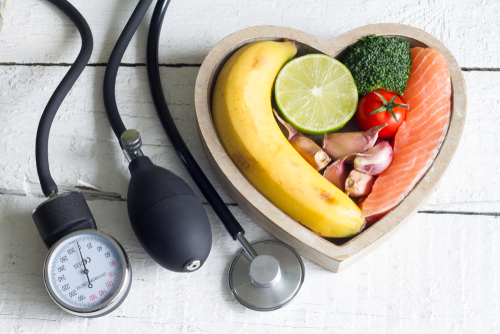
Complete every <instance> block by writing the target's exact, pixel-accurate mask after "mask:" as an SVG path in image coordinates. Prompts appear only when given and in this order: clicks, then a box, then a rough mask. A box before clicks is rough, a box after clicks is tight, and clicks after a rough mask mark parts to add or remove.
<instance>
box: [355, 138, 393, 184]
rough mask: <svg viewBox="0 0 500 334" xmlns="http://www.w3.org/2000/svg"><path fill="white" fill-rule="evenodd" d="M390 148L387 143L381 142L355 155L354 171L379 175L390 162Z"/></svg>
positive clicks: (391, 153) (391, 154)
mask: <svg viewBox="0 0 500 334" xmlns="http://www.w3.org/2000/svg"><path fill="white" fill-rule="evenodd" d="M392 157H393V152H392V147H391V145H390V144H389V142H387V141H385V140H384V141H381V142H380V143H378V144H377V145H375V146H373V147H372V148H371V149H369V150H368V151H366V152H365V153H360V154H357V155H356V159H354V169H355V170H357V171H358V172H361V173H366V174H370V175H379V174H380V173H382V172H383V171H384V170H386V169H387V167H389V165H390V164H391V162H392Z"/></svg>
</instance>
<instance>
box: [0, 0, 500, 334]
mask: <svg viewBox="0 0 500 334" xmlns="http://www.w3.org/2000/svg"><path fill="white" fill-rule="evenodd" d="M71 2H72V3H73V4H74V5H75V6H76V7H77V8H78V9H79V10H80V11H81V12H82V14H83V15H84V16H85V17H86V19H87V20H88V22H89V24H90V27H91V28H92V31H93V34H94V45H95V46H94V53H93V55H92V58H91V61H90V64H89V66H88V67H87V68H86V69H85V71H84V72H83V74H82V76H81V78H80V79H79V80H78V82H77V83H76V85H75V87H74V88H73V90H72V91H71V92H70V94H69V95H68V97H67V98H66V100H65V102H64V103H63V105H62V107H61V108H60V110H59V113H58V115H57V116H56V119H55V122H54V124H53V126H52V130H51V137H50V138H51V139H50V147H49V154H50V159H49V160H50V166H51V170H52V173H53V176H54V179H55V181H56V182H57V183H58V185H59V186H60V188H63V189H75V187H77V186H87V187H91V188H95V189H97V190H99V191H93V192H90V193H92V194H91V195H92V200H91V201H90V202H89V205H90V208H91V210H92V212H93V214H94V216H95V218H96V221H97V223H98V226H99V227H100V229H102V230H104V231H105V232H108V233H110V234H112V235H113V236H115V237H116V238H117V239H118V240H119V241H120V242H121V243H122V244H123V246H124V247H125V249H126V250H127V252H128V254H129V256H130V258H131V262H132V266H133V274H134V277H133V283H132V290H131V292H130V294H129V296H128V298H127V300H126V301H125V303H124V304H123V305H122V306H121V307H120V308H119V309H118V310H116V311H115V312H114V313H112V314H110V315H108V316H106V317H103V318H98V319H91V320H89V319H81V318H76V317H74V316H71V315H68V314H66V313H64V312H63V311H61V310H60V309H59V308H58V307H57V306H56V305H55V304H54V303H53V302H52V300H51V299H50V297H49V296H48V294H47V293H46V291H45V288H44V285H43V281H42V264H43V260H44V258H45V255H46V253H47V249H46V248H45V246H44V245H43V243H42V240H41V238H40V237H39V235H38V232H37V230H36V228H35V225H34V223H33V221H32V219H31V212H32V211H33V209H34V208H35V207H36V206H37V205H38V204H40V203H41V202H42V201H43V198H42V196H41V191H40V189H39V180H38V176H37V173H36V167H35V148H34V146H35V133H36V128H37V124H38V120H39V117H40V115H41V113H42V110H43V108H44V106H45V104H46V103H47V101H48V99H49V97H50V95H51V94H52V92H53V91H54V89H55V87H56V86H57V84H58V83H59V81H60V79H61V78H62V77H63V75H64V74H65V73H66V71H67V70H68V68H69V65H70V64H71V63H72V62H73V61H74V59H75V58H76V55H77V53H78V51H79V48H80V37H79V35H78V32H77V31H76V28H74V26H73V25H72V24H71V22H70V21H69V20H68V19H67V18H66V17H64V15H63V14H62V13H60V12H58V11H57V10H55V8H54V7H53V6H52V5H51V4H50V3H48V2H47V1H45V0H16V1H15V2H13V3H12V4H11V7H10V8H7V13H6V14H7V15H6V20H5V22H4V27H3V30H2V31H1V32H0V147H1V148H2V150H1V153H0V332H1V333H80V332H81V333H139V332H145V333H178V332H181V333H266V332H267V333H430V332H433V333H498V327H499V325H500V273H499V268H500V244H499V240H500V223H499V220H498V219H497V217H498V215H500V163H499V162H500V158H499V156H498V155H499V152H500V136H499V135H498V133H499V132H500V28H499V27H500V25H499V23H500V19H499V16H498V13H499V12H500V2H498V1H497V0H483V1H477V0H448V1H439V0H429V1H418V2H417V1H413V0H390V1H368V0H350V1H348V0H345V1H332V0H318V1H314V2H313V1H307V0H298V1H283V0H267V1H266V0H256V1H243V0H232V1H228V0H213V1H201V0H198V1H195V0H190V1H180V0H172V3H171V5H170V9H169V12H168V13H167V16H166V19H165V24H164V27H163V34H162V39H161V52H160V62H161V64H162V67H161V75H162V79H163V84H164V90H165V94H166V97H167V100H168V101H169V107H170V108H171V111H172V112H173V114H174V118H175V121H176V123H177V125H178V126H179V128H180V131H181V134H182V136H183V137H184V139H185V141H186V142H187V145H188V146H189V148H190V149H191V150H192V152H193V154H194V156H195V158H196V159H197V160H198V162H199V163H200V165H201V167H202V168H203V170H204V171H205V172H206V174H207V175H208V177H209V179H210V180H211V181H212V182H213V183H214V184H215V186H216V188H217V190H218V191H219V192H220V193H221V195H222V197H223V198H224V200H225V201H226V203H227V205H228V206H229V207H230V209H231V210H232V211H233V212H234V214H235V215H236V217H237V218H238V219H239V220H240V221H241V223H242V225H243V227H244V228H245V229H246V231H247V236H248V239H249V240H251V241H260V240H265V239H269V238H271V236H270V235H269V234H268V233H267V232H265V231H264V230H263V229H262V228H261V227H259V226H258V225H257V224H256V223H254V222H253V221H252V220H251V219H249V218H248V216H247V215H246V214H245V213H244V212H243V211H242V210H241V209H240V208H239V207H238V206H237V205H236V204H235V203H234V201H233V200H232V199H231V198H230V196H229V195H228V194H227V193H226V192H225V191H224V189H223V188H222V187H221V185H220V183H219V182H218V181H217V179H216V178H215V176H214V174H213V172H212V171H211V169H210V167H209V166H208V163H207V160H206V158H205V156H204V154H203V152H202V149H201V145H200V142H199V138H198V136H197V133H196V126H195V119H194V102H193V92H194V82H195V79H196V74H197V72H198V69H199V66H200V63H201V62H202V61H203V58H204V57H205V55H206V54H207V52H208V51H209V50H210V49H211V48H212V47H213V46H214V45H215V44H216V43H217V42H218V41H219V40H221V39H222V38H224V37H225V36H226V35H228V34H230V33H232V32H235V31H237V30H240V29H243V28H246V27H250V26H254V25H263V24H273V25H283V26H289V27H293V28H297V29H302V30H304V31H307V32H309V33H313V34H316V35H317V36H319V37H321V38H324V39H331V38H333V37H335V36H336V35H338V34H340V33H342V32H345V31H347V30H350V29H352V28H356V27H359V26H362V25H366V24H372V23H380V22H396V23H404V24H409V25H412V26H415V27H418V28H421V29H424V30H426V31H427V32H429V33H431V34H433V35H434V36H436V37H437V38H439V39H440V40H441V41H443V42H444V44H445V45H446V46H447V47H448V48H449V49H450V50H451V51H452V52H453V54H454V55H455V57H456V58H457V60H458V62H459V64H460V65H461V66H462V68H463V74H464V77H465V80H466V84H467V90H468V106H469V107H468V115H467V123H466V126H465V131H464V134H463V137H462V140H461V143H460V146H459V148H458V151H457V153H456V155H455V157H454V159H453V162H452V164H451V165H450V167H449V169H448V171H447V172H446V174H445V176H444V178H443V179H442V181H441V183H440V185H439V186H438V188H437V190H436V191H435V193H434V194H433V195H432V197H431V198H430V199H429V201H428V202H427V203H426V205H425V207H424V208H423V211H421V213H419V214H418V215H417V216H416V217H415V218H414V219H413V220H412V221H411V222H410V223H409V224H408V225H406V226H405V227H404V228H403V229H402V230H401V231H400V232H398V233H397V234H396V235H395V236H394V237H393V238H391V239H390V240H389V241H388V242H386V243H385V244H383V246H381V247H379V248H378V249H377V250H375V251H374V252H372V253H371V254H370V255H368V256H367V257H365V258H364V259H362V260H361V261H359V262H358V263H357V264H355V265H353V266H352V267H350V268H349V269H347V270H346V271H344V272H342V273H340V274H332V273H330V272H328V271H326V270H324V269H322V268H321V267H318V266H317V265H315V264H313V263H311V262H309V261H307V260H305V266H306V279H305V282H304V285H303V288H302V290H301V292H300V294H299V295H298V296H297V298H296V299H295V300H294V301H293V302H292V303H291V304H290V305H288V306H287V307H285V308H283V309H281V310H278V311H275V312H271V313H259V312H254V311H251V310H248V309H246V308H244V307H243V306H241V305H239V304H238V303H237V302H236V301H235V299H234V298H233V297H232V296H231V294H230V292H229V290H228V288H227V270H228V268H229V264H230V261H231V260H232V258H233V256H234V255H235V254H236V252H237V251H238V250H239V246H238V244H236V243H235V242H232V241H231V240H230V238H229V237H228V235H227V234H226V232H225V230H224V229H223V227H222V225H221V224H220V222H219V221H218V218H217V217H216V216H215V215H214V213H213V211H212V209H211V208H210V206H209V205H208V204H205V208H206V210H207V212H208V214H209V216H210V220H211V223H212V231H213V246H212V252H211V254H210V257H209V259H208V261H207V263H206V264H205V265H204V267H203V268H202V269H201V270H199V271H197V272H195V273H192V274H177V273H171V272H168V271H167V270H165V269H163V268H161V267H159V266H158V265H157V264H156V263H155V262H153V261H152V260H151V259H150V258H149V256H148V255H147V254H146V253H145V252H144V250H143V249H142V248H141V246H140V244H139V242H138V241H137V239H136V237H135V235H134V233H133V231H132V229H131V227H130V224H129V221H128V216H127V212H126V202H125V201H126V190H127V185H128V180H129V173H128V170H127V164H126V162H125V159H124V157H123V155H122V153H121V151H120V149H119V147H118V145H117V143H116V141H115V138H114V136H113V134H112V131H111V128H110V127H109V124H108V122H107V119H106V115H105V111H104V105H103V99H102V81H103V76H104V71H105V65H106V62H107V60H108V58H109V55H110V52H111V50H112V48H113V45H114V43H115V41H116V39H117V38H118V35H119V33H120V32H121V30H122V28H123V27H124V25H125V22H126V21H127V19H128V17H129V15H130V14H131V12H132V10H133V8H134V7H135V4H136V2H137V1H135V0H121V1H117V0H114V1H111V0H106V1H103V0H73V1H71ZM151 12H152V8H151V9H150V12H149V13H148V15H147V18H146V19H145V20H144V22H143V23H142V25H141V26H140V28H139V31H138V33H137V35H136V36H135V37H134V39H133V40H132V43H131V45H130V47H129V48H128V50H127V52H126V54H125V57H124V59H123V66H122V67H121V68H120V70H119V73H118V80H117V82H118V84H117V99H118V107H119V109H120V111H121V114H122V116H123V119H124V122H125V125H126V126H127V127H129V128H135V129H138V130H139V131H140V132H141V134H142V135H143V141H144V147H143V150H144V152H145V154H147V155H148V156H150V157H151V158H152V160H153V161H154V162H155V163H157V164H159V165H161V166H163V167H166V168H168V169H170V170H172V171H174V172H175V173H177V174H178V175H180V176H181V177H183V178H184V179H185V180H187V182H188V183H189V184H191V185H192V186H193V187H194V188H195V189H196V191H198V190H197V188H196V186H195V185H194V182H193V181H192V180H191V178H190V177H189V176H188V174H187V172H186V171H185V169H184V167H183V166H182V165H181V162H180V161H179V160H178V158H177V156H176V154H175V153H174V150H173V148H172V147H171V145H170V143H169V141H168V140H167V138H166V136H165V134H164V133H163V130H162V128H161V126H160V123H159V121H158V119H157V117H156V113H155V110H154V107H153V104H152V101H151V97H150V93H149V88H148V83H147V76H146V67H145V57H146V49H145V46H146V36H147V29H148V24H149V20H150V15H151ZM198 193H199V191H198ZM200 196H201V195H200ZM203 202H204V203H206V200H204V199H203Z"/></svg>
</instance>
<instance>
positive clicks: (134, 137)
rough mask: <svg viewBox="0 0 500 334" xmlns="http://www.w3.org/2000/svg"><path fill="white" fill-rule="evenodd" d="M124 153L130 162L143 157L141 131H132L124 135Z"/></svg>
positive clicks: (122, 138)
mask: <svg viewBox="0 0 500 334" xmlns="http://www.w3.org/2000/svg"><path fill="white" fill-rule="evenodd" d="M120 140H121V142H122V147H123V153H124V154H125V158H127V160H128V162H131V161H132V160H134V159H136V158H138V157H142V156H143V154H142V151H141V146H142V139H141V134H140V133H139V131H137V130H134V129H130V130H127V131H125V132H124V133H122V135H121V138H120Z"/></svg>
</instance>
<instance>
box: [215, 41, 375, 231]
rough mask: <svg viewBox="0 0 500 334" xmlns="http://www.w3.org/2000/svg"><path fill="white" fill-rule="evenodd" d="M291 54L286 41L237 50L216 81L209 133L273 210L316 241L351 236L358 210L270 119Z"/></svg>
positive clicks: (359, 221) (356, 228) (291, 46)
mask: <svg viewBox="0 0 500 334" xmlns="http://www.w3.org/2000/svg"><path fill="white" fill-rule="evenodd" d="M296 52H297V48H296V45H295V44H294V43H293V42H289V41H286V42H274V41H262V42H253V43H250V44H248V45H246V46H244V47H242V48H241V49H239V50H238V51H237V52H236V53H235V54H234V55H233V56H232V57H231V58H230V59H229V60H228V61H227V63H226V64H225V65H224V67H223V68H222V71H221V72H220V74H219V77H218V78H217V83H216V85H215V90H214V94H213V103H212V112H213V118H214V123H215V127H216V129H217V132H218V134H219V137H220V139H221V141H222V144H223V145H224V147H225V149H226V151H227V152H228V154H229V156H230V157H231V158H232V160H233V161H234V163H235V164H236V165H237V166H238V168H239V169H240V171H241V172H242V173H243V174H244V175H245V177H246V178H247V179H248V180H249V181H250V183H252V184H253V186H254V187H255V188H257V189H258V190H259V191H260V192H261V193H262V194H263V195H264V196H265V197H267V198H268V199H269V200H270V201H271V202H272V203H273V204H274V205H276V206H277V207H278V208H279V209H281V210H282V211H283V212H285V213H286V214H288V215H289V216H290V217H292V218H293V219H295V220H296V221H298V222H299V223H301V224H303V225H305V226H306V227H308V228H310V229H311V230H313V231H314V232H315V233H317V234H318V235H320V236H322V237H327V238H341V237H349V236H353V235H355V234H357V233H358V232H359V231H360V229H361V228H362V227H363V226H364V224H365V219H364V218H363V216H362V215H361V211H360V209H359V208H358V207H357V206H356V204H355V203H354V202H353V201H352V200H351V199H350V198H349V197H348V196H347V195H345V194H344V193H343V192H342V191H340V190H339V189H338V188H337V187H335V186H334V185H333V184H331V183H330V182H329V181H328V180H326V179H325V178H323V176H322V175H321V174H319V173H318V172H317V171H316V170H315V169H314V168H313V167H311V165H309V163H307V161H306V160H304V158H302V157H301V156H300V154H299V153H298V152H297V151H296V150H295V149H294V148H293V147H292V145H290V143H289V142H288V140H287V139H286V137H285V136H284V135H283V133H282V132H281V130H280V128H279V126H278V124H277V122H276V121H275V119H274V116H273V110H272V106H271V94H272V89H273V85H274V81H275V79H276V76H277V75H278V72H279V70H280V69H281V68H282V67H283V65H284V64H285V63H286V62H288V61H289V60H290V59H291V58H292V57H293V56H294V55H295V54H296Z"/></svg>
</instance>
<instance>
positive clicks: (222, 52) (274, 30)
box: [195, 23, 467, 263]
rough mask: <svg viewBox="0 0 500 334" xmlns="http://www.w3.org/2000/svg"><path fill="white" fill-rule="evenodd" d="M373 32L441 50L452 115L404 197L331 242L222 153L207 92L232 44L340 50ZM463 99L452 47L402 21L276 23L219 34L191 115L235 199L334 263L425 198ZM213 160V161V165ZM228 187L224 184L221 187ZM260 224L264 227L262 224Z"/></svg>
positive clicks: (383, 235)
mask: <svg viewBox="0 0 500 334" xmlns="http://www.w3.org/2000/svg"><path fill="white" fill-rule="evenodd" d="M372 34H375V35H379V36H398V37H404V38H410V39H413V40H415V41H417V42H420V43H422V44H424V45H426V46H428V47H431V48H433V49H436V50H438V51H440V52H441V53H442V54H443V55H444V56H445V58H446V61H447V62H448V66H449V69H450V74H451V81H452V92H453V93H452V116H451V120H450V125H449V128H448V132H447V134H446V137H445V139H444V141H443V144H442V146H441V148H440V151H439V153H438V155H437V156H436V159H435V160H434V162H433V164H432V166H431V167H430V168H429V170H428V171H427V173H426V175H425V176H424V177H423V178H422V179H421V180H420V181H419V183H418V184H417V185H416V186H415V187H414V189H413V190H412V191H411V192H410V193H409V194H408V195H407V196H406V198H405V199H404V200H403V201H402V202H401V203H400V204H399V205H398V206H396V207H395V208H394V209H393V210H392V211H390V212H389V213H388V214H387V215H386V216H385V217H384V218H382V219H381V220H380V221H379V222H377V223H376V224H375V225H373V226H372V227H370V228H369V229H367V230H365V231H363V232H362V233H360V234H359V235H358V236H356V237H354V238H353V239H351V240H349V241H348V242H346V243H344V244H342V245H335V244H333V243H332V242H330V241H328V240H326V239H324V238H322V237H320V236H318V235H316V234H315V233H313V232H312V231H310V230H309V229H307V228H306V227H304V226H303V225H301V224H300V223H298V222H296V221H295V220H293V219H292V218H290V217H289V216H288V215H286V214H285V213H284V212H283V211H281V210H280V209H279V208H277V207H276V206H275V205H274V204H273V203H271V202H270V201H269V200H268V199H267V198H266V197H264V195H262V194H261V193H260V192H259V191H258V190H257V189H255V188H254V187H253V185H252V184H251V183H250V182H249V181H248V180H247V179H246V178H245V176H244V175H243V174H242V173H241V172H240V171H239V169H238V167H237V166H236V165H235V164H234V163H233V161H232V160H231V158H230V157H229V156H228V155H227V153H226V151H225V149H224V147H223V146H222V144H221V142H220V140H219V137H218V135H217V132H216V130H215V126H214V124H213V120H212V112H211V106H210V102H209V101H210V98H211V96H210V94H211V89H212V87H213V85H214V84H215V80H216V77H215V75H216V74H218V73H216V70H217V68H219V70H220V67H222V65H223V64H222V61H224V60H225V59H226V58H227V57H228V55H229V54H232V53H233V52H234V51H235V50H237V49H238V48H240V47H242V46H243V45H245V44H247V43H250V42H253V41H257V40H279V39H289V40H293V41H296V42H299V43H302V44H305V45H309V46H311V47H313V48H315V49H317V50H319V51H321V52H323V53H325V54H328V55H335V54H338V53H339V52H341V51H342V50H343V49H344V48H345V47H347V46H349V45H351V44H353V43H355V42H356V41H358V40H359V39H360V38H362V37H364V36H367V35H372ZM466 102H467V101H466V87H465V82H464V78H463V76H462V71H461V68H460V66H459V65H458V63H457V61H456V60H455V58H454V57H453V55H452V54H451V52H450V51H449V50H448V49H447V48H446V47H445V46H444V45H443V44H442V43H441V42H440V41H439V40H437V39H436V38H435V37H433V36H432V35H430V34H428V33H426V32H425V31H423V30H420V29H418V28H414V27H411V26H407V25H403V24H393V23H388V24H374V25H367V26H363V27H360V28H357V29H354V30H351V31H348V32H346V33H344V34H341V35H339V36H337V37H335V38H334V39H332V40H330V41H326V40H323V39H320V38H318V37H316V36H314V35H311V34H308V33H306V32H303V31H300V30H296V29H292V28H286V27H278V26H257V27H252V28H247V29H244V30H240V31H238V32H235V33H233V34H232V35H229V36H228V37H226V38H224V39H223V40H222V41H221V42H219V43H218V44H217V45H216V46H215V47H214V48H213V49H212V50H211V51H210V52H209V54H208V55H207V57H206V58H205V60H204V61H203V64H202V65H201V68H200V70H199V73H198V77H197V79H196V87H195V108H196V120H197V125H198V131H199V134H200V140H201V141H202V144H203V145H204V149H205V153H206V154H207V156H208V155H209V154H210V156H211V157H212V158H213V159H214V161H213V162H212V161H210V160H211V159H209V161H210V163H211V165H212V167H213V168H214V169H217V168H219V169H220V171H221V172H222V173H223V175H224V176H225V177H226V178H227V179H228V180H229V181H230V182H231V183H232V185H233V186H234V188H235V189H236V191H238V192H239V194H240V195H241V196H242V198H244V200H246V201H248V203H242V202H241V199H240V201H238V199H236V201H237V202H238V204H240V205H241V206H243V207H245V206H246V205H247V204H249V205H251V206H253V208H254V209H255V210H257V211H259V212H260V213H261V214H262V215H264V216H266V217H267V218H268V219H269V220H271V221H272V222H273V223H274V224H276V225H277V227H278V228H279V229H278V231H280V233H276V230H275V229H273V231H271V233H272V234H274V235H275V237H277V238H278V239H281V240H284V241H285V240H286V241H289V242H290V240H294V241H299V242H302V243H304V244H305V245H306V246H308V247H310V248H312V249H314V250H316V251H317V252H320V253H321V254H323V255H325V256H326V257H328V258H330V259H332V260H335V261H337V262H339V263H340V262H342V261H345V260H347V259H352V258H354V257H358V256H359V255H360V253H366V252H361V251H362V250H365V249H368V248H370V249H372V248H374V247H375V245H376V244H377V245H378V244H380V243H381V242H382V241H384V240H386V239H387V238H388V237H389V235H392V233H390V234H389V232H395V231H396V230H399V228H401V227H402V226H403V223H404V222H407V221H408V220H409V218H411V216H413V215H414V214H415V213H416V212H417V211H418V209H419V208H420V206H422V205H423V204H424V203H425V200H426V199H427V198H428V197H429V196H430V194H432V190H433V189H434V188H435V186H436V185H437V183H438V181H439V179H440V178H441V177H442V175H443V173H444V171H445V170H446V168H447V167H448V165H449V163H450V161H451V159H452V157H453V154H454V152H455V150H456V148H457V146H458V143H459V141H460V137H461V134H462V131H463V127H464V124H465V116H466ZM214 163H215V164H216V165H214ZM221 182H222V183H223V184H224V182H223V180H221ZM227 188H228V187H227V186H226V189H227ZM228 191H229V192H230V193H231V191H230V189H228ZM241 196H233V197H241ZM253 218H254V217H253ZM254 219H255V218H254ZM255 220H256V221H257V223H259V224H260V225H263V224H261V222H259V221H258V220H257V219H255ZM264 225H265V224H264ZM263 227H265V228H266V226H263ZM273 232H274V233H273ZM281 233H284V234H281ZM276 234H279V235H276ZM292 243H293V245H292V246H297V243H296V242H292ZM370 246H372V247H370ZM363 255H364V254H363Z"/></svg>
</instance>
